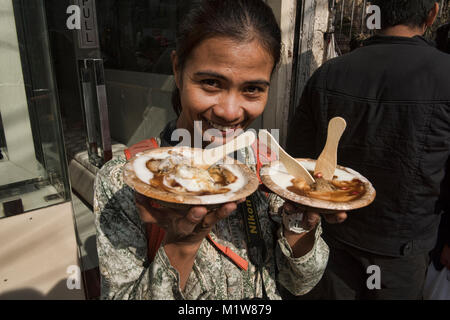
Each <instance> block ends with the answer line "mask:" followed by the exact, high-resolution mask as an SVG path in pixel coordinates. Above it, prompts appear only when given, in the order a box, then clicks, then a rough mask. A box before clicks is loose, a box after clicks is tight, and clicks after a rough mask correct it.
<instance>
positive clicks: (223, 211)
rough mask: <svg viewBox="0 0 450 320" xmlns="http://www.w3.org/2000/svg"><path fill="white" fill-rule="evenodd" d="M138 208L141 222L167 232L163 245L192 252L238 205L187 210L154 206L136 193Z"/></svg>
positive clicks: (197, 207)
mask: <svg viewBox="0 0 450 320" xmlns="http://www.w3.org/2000/svg"><path fill="white" fill-rule="evenodd" d="M135 199H136V206H137V208H138V211H139V214H140V217H141V220H142V221H143V222H145V223H156V224H157V225H158V226H160V227H161V228H162V229H164V230H165V232H166V237H165V239H164V244H177V245H179V246H181V247H185V248H186V249H189V248H190V247H192V248H195V247H197V249H198V246H200V243H201V242H202V241H203V239H204V238H205V237H206V235H207V234H208V233H209V232H210V231H211V229H212V227H213V226H214V225H215V224H216V223H217V222H218V221H219V220H222V219H225V218H227V217H228V216H229V215H230V214H231V213H232V212H233V211H234V210H236V208H237V203H239V202H241V201H243V200H240V201H238V202H229V203H225V204H223V205H222V206H220V207H219V208H217V209H214V210H210V211H208V209H207V208H206V207H204V206H192V207H190V209H188V210H183V209H171V208H164V207H158V208H157V207H154V206H152V199H150V198H147V197H145V196H143V195H141V194H139V193H135Z"/></svg>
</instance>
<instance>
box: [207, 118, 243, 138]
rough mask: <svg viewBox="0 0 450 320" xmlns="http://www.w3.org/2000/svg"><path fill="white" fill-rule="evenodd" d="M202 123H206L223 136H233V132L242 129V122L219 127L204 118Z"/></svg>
mask: <svg viewBox="0 0 450 320" xmlns="http://www.w3.org/2000/svg"><path fill="white" fill-rule="evenodd" d="M203 121H204V122H206V123H207V124H208V126H209V127H211V128H213V129H217V130H219V131H221V133H222V135H223V136H228V135H232V134H234V132H235V131H236V130H238V129H243V123H244V122H239V123H238V124H235V125H231V126H224V125H220V124H218V123H215V122H212V121H211V120H208V119H206V118H203Z"/></svg>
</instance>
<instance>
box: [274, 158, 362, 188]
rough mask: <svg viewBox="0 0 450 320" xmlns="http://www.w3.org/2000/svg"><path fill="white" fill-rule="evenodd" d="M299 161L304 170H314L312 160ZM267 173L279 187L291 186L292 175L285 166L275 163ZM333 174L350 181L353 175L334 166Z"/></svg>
mask: <svg viewBox="0 0 450 320" xmlns="http://www.w3.org/2000/svg"><path fill="white" fill-rule="evenodd" d="M300 163H301V164H302V165H303V166H304V167H305V169H306V170H309V171H314V168H315V165H316V163H315V162H312V161H300ZM269 175H270V177H271V179H272V181H273V182H275V183H276V184H277V185H279V186H280V187H281V188H284V189H286V188H287V187H290V186H292V182H291V180H292V179H294V176H292V175H290V174H289V173H288V172H287V170H286V167H285V166H284V165H283V164H282V163H281V162H279V163H277V164H276V165H273V166H271V167H270V170H269ZM334 175H335V176H337V178H336V180H339V181H351V180H352V179H353V178H354V177H355V176H354V175H352V174H350V173H348V172H346V171H344V170H341V169H338V168H336V171H335V172H334Z"/></svg>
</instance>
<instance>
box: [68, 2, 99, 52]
mask: <svg viewBox="0 0 450 320" xmlns="http://www.w3.org/2000/svg"><path fill="white" fill-rule="evenodd" d="M66 13H67V14H70V16H68V18H67V21H66V26H67V28H68V29H69V30H77V33H78V42H79V46H80V48H81V49H96V48H98V47H99V45H98V33H97V15H96V12H95V2H94V0H76V1H75V4H74V5H71V6H69V7H68V8H67V10H66Z"/></svg>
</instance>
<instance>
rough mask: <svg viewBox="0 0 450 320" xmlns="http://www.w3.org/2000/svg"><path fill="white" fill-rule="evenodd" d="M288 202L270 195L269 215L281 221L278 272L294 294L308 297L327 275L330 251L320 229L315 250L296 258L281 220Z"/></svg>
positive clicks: (282, 281) (276, 251) (278, 223)
mask: <svg viewBox="0 0 450 320" xmlns="http://www.w3.org/2000/svg"><path fill="white" fill-rule="evenodd" d="M283 203H284V200H283V199H282V198H281V197H279V196H277V195H275V194H271V195H270V196H269V215H272V216H273V218H272V220H274V221H277V225H278V226H279V227H278V230H277V232H276V236H277V238H276V239H277V242H276V247H275V257H276V258H275V259H276V265H277V269H278V279H277V280H278V281H279V283H280V284H281V285H282V286H283V287H284V288H285V289H286V290H288V291H289V292H290V293H291V294H292V295H294V296H299V295H304V294H306V293H308V292H309V291H311V289H312V288H314V287H315V286H316V285H317V283H318V282H319V280H320V279H321V278H322V276H323V273H324V272H325V268H326V266H327V262H328V256H329V248H328V245H327V244H326V243H325V241H324V240H323V239H322V237H321V234H322V227H321V225H320V224H319V225H318V226H317V228H316V233H315V242H314V246H313V247H312V249H311V250H310V251H309V252H308V253H306V254H305V255H304V256H302V257H300V258H294V257H293V253H292V249H291V247H290V245H289V243H288V241H287V239H286V238H285V237H284V233H283V227H282V223H281V218H280V216H279V215H278V212H280V207H281V206H282V205H283Z"/></svg>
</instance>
